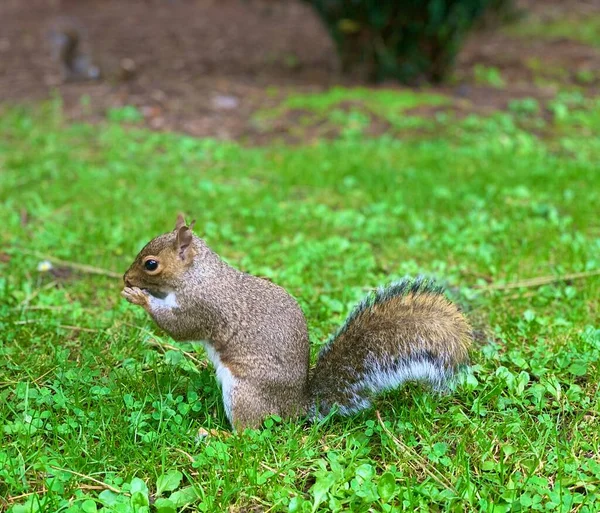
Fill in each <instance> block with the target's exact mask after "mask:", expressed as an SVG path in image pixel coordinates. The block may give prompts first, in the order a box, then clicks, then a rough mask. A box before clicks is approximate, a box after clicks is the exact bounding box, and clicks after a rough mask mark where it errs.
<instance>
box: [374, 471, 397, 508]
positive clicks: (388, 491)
mask: <svg viewBox="0 0 600 513" xmlns="http://www.w3.org/2000/svg"><path fill="white" fill-rule="evenodd" d="M395 491H396V480H395V479H394V476H393V475H392V474H391V473H390V472H386V473H385V474H383V475H382V476H381V477H380V478H379V481H378V482H377V493H378V494H379V497H380V498H381V500H382V501H383V502H389V500H390V499H391V498H392V497H393V496H394V493H395Z"/></svg>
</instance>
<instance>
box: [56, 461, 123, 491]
mask: <svg viewBox="0 0 600 513" xmlns="http://www.w3.org/2000/svg"><path fill="white" fill-rule="evenodd" d="M50 468H53V469H54V470H60V471H61V472H66V473H67V474H73V475H74V476H78V477H83V478H84V479H89V480H90V481H93V482H94V483H96V484H99V485H101V486H103V487H104V488H108V489H109V490H110V491H111V492H115V493H125V492H123V491H122V490H119V489H118V488H115V487H114V486H111V485H109V484H108V483H105V482H104V481H100V480H99V479H96V478H95V477H92V476H88V475H86V474H80V473H79V472H75V471H74V470H69V469H66V468H60V467H55V466H54V465H50ZM125 494H126V495H129V494H127V493H125Z"/></svg>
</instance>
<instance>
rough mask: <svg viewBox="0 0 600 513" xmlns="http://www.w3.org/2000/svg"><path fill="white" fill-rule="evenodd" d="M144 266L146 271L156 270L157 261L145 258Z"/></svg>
mask: <svg viewBox="0 0 600 513" xmlns="http://www.w3.org/2000/svg"><path fill="white" fill-rule="evenodd" d="M144 267H145V268H146V271H156V270H157V269H158V262H157V261H156V260H146V261H145V262H144Z"/></svg>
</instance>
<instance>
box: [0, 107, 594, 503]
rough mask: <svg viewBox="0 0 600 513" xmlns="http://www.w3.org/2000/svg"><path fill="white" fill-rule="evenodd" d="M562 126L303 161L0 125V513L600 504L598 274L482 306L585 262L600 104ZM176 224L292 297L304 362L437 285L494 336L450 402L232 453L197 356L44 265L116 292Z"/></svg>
mask: <svg viewBox="0 0 600 513" xmlns="http://www.w3.org/2000/svg"><path fill="white" fill-rule="evenodd" d="M534 107H535V108H534ZM553 109H554V110H552V112H553V119H552V121H551V122H550V123H551V126H550V127H548V130H553V131H554V133H555V137H553V138H552V139H551V140H550V139H548V140H546V139H539V138H538V137H536V136H535V135H533V133H532V132H531V131H530V130H528V129H526V127H527V126H535V123H534V121H535V120H538V118H537V116H538V114H537V111H538V108H537V106H533V107H532V106H531V105H529V104H527V103H525V104H518V105H515V106H513V110H514V112H512V113H511V112H509V113H505V114H500V115H498V116H494V117H490V118H479V117H470V118H467V119H465V120H464V121H461V122H460V123H450V122H448V125H447V126H446V127H445V131H444V132H443V133H441V134H440V135H439V136H438V137H434V138H429V139H428V140H425V141H423V140H421V141H414V140H413V141H409V140H396V139H392V138H390V137H381V138H375V139H365V138H364V137H342V138H340V139H337V140H334V141H329V142H320V143H317V144H314V145H311V146H299V147H295V148H290V147H286V146H281V145H273V146H267V147H264V148H242V147H240V146H238V145H236V144H234V143H226V142H218V141H213V140H195V139H192V138H189V137H184V136H179V135H170V134H158V133H150V132H146V131H144V130H139V129H135V128H126V127H124V126H122V125H121V124H120V122H121V121H123V120H124V118H122V117H121V116H118V115H116V114H114V113H113V114H114V115H112V116H111V119H112V121H111V122H108V123H107V124H106V125H104V126H88V125H73V124H71V125H69V124H66V123H64V122H63V120H62V118H61V109H60V105H59V104H51V105H49V106H46V107H45V108H43V109H42V108H38V109H37V110H35V111H30V110H25V109H12V110H5V111H3V112H2V114H1V115H0V180H1V187H0V225H1V226H2V230H1V231H0V241H1V243H2V246H1V248H2V250H1V252H0V257H1V258H0V331H1V333H2V337H1V339H0V340H1V342H0V362H1V363H2V365H1V366H0V426H1V436H2V443H1V445H0V497H1V498H2V505H0V509H1V508H2V507H4V509H7V510H8V511H10V512H11V513H24V512H38V511H39V512H50V511H52V512H54V511H61V512H62V511H64V512H69V513H79V512H86V513H87V512H93V511H97V510H99V509H100V508H101V510H102V511H106V512H124V513H128V512H132V513H133V512H147V511H150V510H152V511H158V512H161V513H166V512H173V511H183V510H185V508H186V507H187V510H189V511H312V512H316V511H348V510H352V511H358V512H360V511H365V512H366V511H390V512H391V511H401V510H407V511H461V512H462V511H486V512H487V511H489V512H495V513H498V512H500V513H501V512H508V511H532V510H533V511H558V512H566V511H578V512H588V513H593V512H596V511H598V510H600V499H599V498H598V488H599V486H600V435H599V431H598V425H599V422H600V392H599V388H598V383H599V382H600V366H599V360H600V313H599V303H598V297H599V296H600V277H598V276H593V275H590V276H588V277H587V278H583V279H578V280H572V281H567V282H565V281H561V280H557V281H555V282H552V283H549V284H545V285H543V286H541V287H538V288H515V289H509V290H502V289H498V290H496V289H486V288H485V287H486V286H487V285H488V284H489V283H494V284H501V283H510V282H514V281H517V280H522V279H527V278H531V277H536V276H545V275H555V276H557V277H559V276H560V275H562V274H565V273H571V272H593V271H594V270H597V269H599V268H600V257H599V255H600V222H599V221H598V216H597V213H598V190H600V174H599V173H598V169H597V162H598V160H599V158H600V142H599V141H598V138H594V137H590V136H589V135H590V134H594V133H595V134H597V133H598V123H599V122H598V119H600V116H599V115H598V112H600V110H599V109H598V107H597V105H596V104H595V103H594V104H593V105H592V106H590V104H588V103H585V102H584V100H582V99H573V98H559V99H557V100H556V102H555V103H554V104H553ZM126 118H127V119H128V117H126ZM523 119H524V120H525V122H523ZM540 122H541V120H540ZM545 123H546V124H547V123H548V122H547V121H546V122H545ZM180 210H183V211H185V212H187V213H188V214H189V215H191V216H194V217H196V218H197V219H198V224H197V226H198V231H199V233H200V234H201V235H202V236H204V237H205V238H206V240H207V241H208V243H209V244H210V245H211V246H212V247H213V248H214V249H215V250H216V251H218V252H219V253H220V254H221V255H223V256H224V257H225V258H226V259H227V260H228V261H229V262H231V263H232V264H234V265H236V266H238V267H240V268H242V269H244V270H246V271H249V272H252V273H255V274H258V275H261V276H267V277H269V278H271V279H273V280H274V281H276V282H277V283H279V284H281V285H282V286H284V287H286V288H287V289H288V290H289V291H290V292H291V293H292V294H293V295H294V296H295V297H296V298H298V300H299V301H300V303H301V305H302V307H303V309H304V311H305V312H306V314H307V316H308V318H309V324H310V328H311V338H312V341H313V349H314V351H315V353H316V351H317V349H318V347H319V345H320V344H321V343H323V341H324V340H325V339H326V337H327V335H328V334H329V333H331V332H332V331H333V330H335V328H336V327H337V326H338V325H339V324H340V323H341V322H342V321H343V318H344V316H345V315H346V314H347V313H348V312H349V310H350V308H351V307H352V305H353V304H354V303H355V302H356V301H358V300H360V298H361V297H362V296H363V294H364V293H365V290H366V289H368V288H370V287H373V286H376V285H379V284H382V283H385V282H388V281H390V280H392V279H395V278H398V277H401V276H404V275H406V274H411V275H414V274H417V273H425V274H430V275H436V276H438V277H439V278H440V279H441V280H443V281H444V282H446V283H447V284H448V285H449V286H450V287H452V290H453V291H454V294H455V295H456V296H457V297H458V298H459V299H460V301H461V302H462V303H463V304H464V305H465V307H466V309H467V310H468V312H469V316H470V317H471V319H472V320H473V322H474V323H475V324H476V325H477V326H484V327H485V328H486V332H487V337H486V340H485V341H484V342H482V343H481V344H479V345H478V346H477V347H475V348H474V350H473V354H472V360H473V367H472V370H471V372H470V373H469V374H467V375H465V376H464V377H463V379H462V383H461V384H460V386H459V387H458V388H457V390H456V392H455V393H454V394H452V395H449V396H444V397H437V396H433V395H431V394H430V393H428V392H427V390H425V389H423V388H421V387H419V386H416V385H414V386H407V387H405V388H404V389H402V390H399V391H397V392H393V393H389V394H386V395H385V396H384V397H382V398H381V399H380V400H378V401H377V403H376V409H375V410H376V411H369V412H365V413H364V414H362V415H358V416H356V417H353V418H348V419H339V418H338V419H330V420H328V421H326V422H324V423H322V424H317V425H307V424H305V423H303V422H301V421H282V420H280V419H269V420H268V421H267V422H266V424H265V427H264V429H262V430H260V431H250V432H247V433H245V434H241V435H232V434H231V433H230V432H229V426H228V425H227V421H226V418H225V415H224V411H223V407H222V405H221V403H220V398H219V391H218V388H217V386H216V384H215V380H214V376H213V374H212V370H211V369H210V367H209V365H208V364H206V363H205V360H204V358H203V356H202V350H201V349H200V348H198V347H195V346H192V345H191V344H175V343H174V342H172V341H171V340H170V339H169V338H168V337H167V336H165V335H164V334H163V333H160V331H159V330H158V329H157V328H156V327H155V326H154V325H153V324H152V322H151V321H150V320H149V319H148V318H147V316H146V315H144V313H143V312H142V311H141V310H140V309H137V308H134V307H132V306H131V305H129V304H127V303H126V302H125V301H124V300H122V299H120V297H119V291H120V289H121V283H120V281H119V280H118V279H115V278H111V277H109V276H104V275H102V274H100V275H97V274H89V273H85V272H76V273H74V274H72V275H70V276H68V277H67V278H63V277H60V276H54V275H52V274H51V273H49V272H39V271H38V270H37V268H38V264H39V263H40V261H41V260H44V259H45V256H51V257H54V258H59V259H63V260H67V261H73V262H77V263H80V264H87V265H91V266H94V267H97V268H101V269H108V270H112V271H114V272H117V273H120V272H123V271H124V270H125V269H126V268H127V266H128V265H129V263H130V262H131V260H132V259H133V257H134V256H135V255H136V253H137V252H138V250H139V249H140V248H141V247H142V245H143V244H144V243H145V242H146V241H147V240H148V239H150V238H151V237H153V236H154V235H156V234H158V233H161V232H163V231H166V230H169V229H171V227H172V225H173V223H174V219H175V214H176V213H177V212H178V211H180ZM196 359H198V360H200V362H201V363H199V364H197V363H196ZM206 432H208V433H209V434H208V436H202V437H201V436H199V433H206ZM151 501H154V505H153V506H149V504H150V502H151ZM186 505H187V506H186Z"/></svg>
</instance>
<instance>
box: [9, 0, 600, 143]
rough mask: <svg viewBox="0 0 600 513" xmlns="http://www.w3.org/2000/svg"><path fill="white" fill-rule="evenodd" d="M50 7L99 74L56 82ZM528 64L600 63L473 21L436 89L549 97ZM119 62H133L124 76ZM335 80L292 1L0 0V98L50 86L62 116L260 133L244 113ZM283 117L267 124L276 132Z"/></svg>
mask: <svg viewBox="0 0 600 513" xmlns="http://www.w3.org/2000/svg"><path fill="white" fill-rule="evenodd" d="M521 7H522V8H523V9H524V10H526V11H527V12H529V13H530V15H532V16H536V17H537V18H538V19H540V18H542V19H546V18H547V19H560V18H561V17H564V16H568V15H571V14H572V13H574V12H575V13H579V14H581V15H583V16H586V15H588V14H598V13H600V2H599V1H598V0H592V1H590V0H588V1H583V0H577V1H570V0H552V1H548V0H522V2H521ZM61 17H63V18H64V17H67V18H68V19H72V20H75V21H76V23H77V24H78V25H79V26H81V27H83V28H84V32H85V38H86V44H87V45H88V46H89V48H90V49H91V51H92V54H93V56H94V59H95V60H96V61H97V62H98V63H99V65H100V66H101V68H102V72H103V76H102V79H101V80H100V81H95V82H94V81H89V82H79V83H68V84H63V83H62V82H61V76H60V70H59V68H58V66H57V64H56V62H55V61H54V60H53V59H52V58H51V52H50V38H49V37H48V32H49V29H50V28H51V27H52V25H53V24H54V23H55V22H56V20H57V19H60V18H61ZM532 63H537V68H538V71H539V68H540V67H541V68H542V69H548V70H554V69H559V70H566V71H565V73H562V74H559V75H560V77H559V78H560V80H561V81H562V82H567V83H568V82H569V81H571V80H573V77H575V76H577V74H578V73H580V72H581V71H584V72H585V71H586V70H600V49H599V48H593V47H590V46H588V45H585V44H583V43H578V42H575V41H571V40H567V39H560V40H543V39H531V40H530V39H527V38H517V37H514V36H510V35H508V34H507V33H506V31H502V30H497V29H495V28H488V29H483V30H480V31H478V32H477V33H475V34H474V35H473V36H472V37H471V39H470V40H469V42H468V44H467V45H466V47H465V49H464V50H463V52H462V53H461V55H460V57H459V60H458V66H457V70H456V73H455V78H454V81H453V85H451V86H445V87H441V88H438V89H439V90H440V91H441V92H444V93H446V94H450V95H453V96H456V97H460V98H461V99H463V100H467V102H468V104H469V105H470V106H472V108H473V110H474V111H488V110H490V109H495V108H503V107H505V106H506V104H507V103H508V101H509V100H510V99H511V98H515V97H535V98H541V99H545V98H550V97H552V96H553V95H554V94H555V93H556V91H557V85H556V83H552V82H549V83H546V84H542V85H540V83H539V81H538V80H536V73H537V71H536V67H535V66H534V65H532ZM123 65H126V66H127V67H128V68H133V69H134V71H133V72H131V73H129V74H128V76H125V74H124V73H123V70H122V67H123ZM476 65H480V66H481V65H483V66H485V67H491V68H497V69H498V70H499V71H500V72H501V75H502V77H503V79H504V80H505V85H503V86H502V87H491V86H489V85H486V84H481V81H478V80H476V79H475V78H474V73H473V70H474V67H475V66H476ZM337 84H342V85H362V84H361V82H360V80H357V79H351V78H347V77H346V78H341V77H340V76H339V73H338V65H337V60H336V56H335V51H334V48H333V45H332V43H331V41H330V40H329V37H328V35H327V33H326V31H325V30H324V28H323V27H322V26H321V24H320V21H319V19H318V18H317V17H316V15H315V14H314V13H313V12H312V10H311V9H310V7H309V6H307V5H306V4H304V3H303V2H301V1H300V0H219V1H213V0H127V1H126V2H124V1H122V0H62V1H61V0H27V1H24V0H2V2H0V105H1V104H10V103H22V102H30V101H37V100H39V99H43V98H47V97H49V96H51V95H52V94H56V93H58V94H59V95H60V96H61V97H62V98H63V101H64V106H65V111H66V113H67V116H68V117H69V118H71V119H85V120H90V121H98V120H102V119H106V111H107V109H109V108H111V107H118V106H124V105H134V106H136V107H138V108H139V110H140V112H141V113H142V114H143V116H144V121H145V123H146V124H147V125H148V126H149V127H151V128H153V129H158V130H176V131H182V132H186V133H189V134H192V135H196V136H213V137H218V138H236V139H239V138H242V139H244V138H245V139H248V140H250V141H256V142H260V141H261V140H263V139H264V137H265V134H262V133H261V131H260V129H259V128H258V127H257V126H256V125H255V124H254V123H253V122H252V114H253V113H254V112H256V111H257V110H258V109H261V108H265V107H269V106H272V105H275V104H276V103H277V102H278V101H280V100H281V98H282V97H283V96H285V95H286V94H288V93H289V92H290V91H295V92H306V91H318V90H323V89H325V88H327V87H330V86H332V85H337ZM597 85H598V84H597V83H596V82H595V81H593V80H592V81H591V82H590V83H588V84H586V85H585V86H586V87H587V88H588V89H589V90H590V91H592V90H594V91H595V89H596V88H597ZM381 87H399V86H396V85H391V84H385V85H383V86H381ZM463 103H464V102H463ZM295 122H296V120H295V119H294V116H290V118H289V123H290V124H292V123H295ZM285 123H286V122H285V120H284V121H283V122H282V123H279V124H278V127H277V130H278V131H280V132H282V133H284V132H285V131H286V130H287V128H288V127H286V126H285ZM273 135H276V134H268V137H272V136H273Z"/></svg>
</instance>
